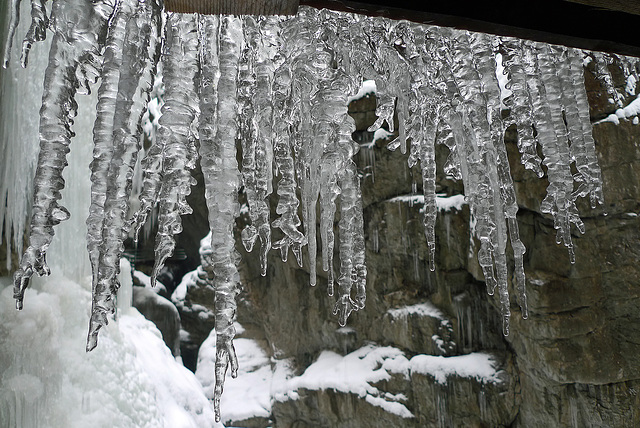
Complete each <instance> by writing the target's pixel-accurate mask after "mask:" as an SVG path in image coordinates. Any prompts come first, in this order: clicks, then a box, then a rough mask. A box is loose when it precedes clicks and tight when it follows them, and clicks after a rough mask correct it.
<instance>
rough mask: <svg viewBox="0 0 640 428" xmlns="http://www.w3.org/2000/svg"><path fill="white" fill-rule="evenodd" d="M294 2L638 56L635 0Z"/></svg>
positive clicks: (639, 6)
mask: <svg viewBox="0 0 640 428" xmlns="http://www.w3.org/2000/svg"><path fill="white" fill-rule="evenodd" d="M300 5H306V6H312V7H315V8H319V9H322V8H326V9H333V10H339V11H347V12H355V13H360V14H364V15H370V16H384V17H388V18H391V19H398V20H400V19H404V20H408V21H414V22H421V23H427V24H432V25H440V26H444V27H455V28H460V29H466V30H470V31H479V32H483V33H489V34H496V35H501V36H513V37H518V38H522V39H529V40H536V41H541V42H546V43H552V44H560V45H565V46H571V47H576V48H581V49H589V50H595V51H604V52H614V53H618V54H622V55H630V56H636V57H640V37H638V30H639V29H640V0H568V1H567V0H536V1H524V0H488V1H481V0H476V1H469V0H438V1H431V0H429V1H426V0H425V1H401V0H396V1H393V0H363V1H350V0H300Z"/></svg>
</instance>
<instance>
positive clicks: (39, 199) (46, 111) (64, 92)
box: [14, 0, 110, 308]
mask: <svg viewBox="0 0 640 428" xmlns="http://www.w3.org/2000/svg"><path fill="white" fill-rule="evenodd" d="M109 14H110V10H109V9H108V7H107V6H106V5H104V4H96V5H94V4H93V2H91V1H89V0H73V1H72V0H69V1H67V2H64V3H63V2H56V3H55V4H54V5H53V11H52V17H53V18H54V19H53V20H52V21H53V25H54V31H55V35H54V38H53V42H52V46H51V51H50V54H49V65H48V67H47V71H46V72H45V82H44V93H43V96H42V108H41V109H40V153H39V155H38V168H37V170H36V175H35V178H34V202H33V214H32V218H31V233H30V236H29V247H28V248H27V250H26V251H25V253H24V255H23V256H22V259H21V261H20V268H19V269H18V270H17V271H16V272H15V273H14V297H15V299H16V306H17V307H18V308H22V299H23V296H24V291H25V289H26V287H27V286H28V283H29V279H30V277H31V275H33V273H34V272H36V273H38V274H39V275H45V274H47V275H48V274H49V268H48V266H47V264H46V261H45V253H46V251H47V248H48V247H49V244H50V243H51V239H52V238H53V234H54V231H53V226H55V225H57V224H58V223H60V222H61V221H64V220H66V219H67V218H69V212H68V211H67V209H66V208H64V207H63V206H60V205H59V204H58V200H59V199H60V198H61V195H60V191H61V190H62V188H63V187H64V179H63V178H62V170H63V169H64V167H65V166H66V165H67V161H66V155H67V153H69V143H70V140H71V137H73V131H72V130H71V125H72V124H73V119H72V118H73V117H74V116H75V115H76V109H77V104H76V102H75V100H74V97H75V94H76V88H78V86H79V84H80V82H79V81H78V79H77V77H76V72H77V69H78V68H82V67H83V63H81V62H80V61H83V60H89V61H93V60H94V59H95V57H96V56H97V53H98V51H99V50H100V46H101V44H102V43H103V42H104V40H103V39H102V36H103V35H104V29H105V28H106V25H105V24H106V22H107V20H106V17H108V16H109ZM87 58H88V59H87Z"/></svg>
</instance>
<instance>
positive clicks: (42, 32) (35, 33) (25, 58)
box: [20, 0, 49, 68]
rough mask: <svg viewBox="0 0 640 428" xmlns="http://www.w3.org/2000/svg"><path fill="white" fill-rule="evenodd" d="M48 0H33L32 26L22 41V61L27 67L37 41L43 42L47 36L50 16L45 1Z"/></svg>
mask: <svg viewBox="0 0 640 428" xmlns="http://www.w3.org/2000/svg"><path fill="white" fill-rule="evenodd" d="M46 2H47V0H31V26H30V27H29V31H28V32H27V35H26V36H25V38H24V41H23V42H22V56H21V58H20V62H21V63H22V67H23V68H26V67H27V63H28V62H29V51H30V50H31V45H33V44H34V43H35V42H41V41H43V40H44V39H46V38H47V27H48V26H49V18H48V17H47V9H46V8H45V3H46Z"/></svg>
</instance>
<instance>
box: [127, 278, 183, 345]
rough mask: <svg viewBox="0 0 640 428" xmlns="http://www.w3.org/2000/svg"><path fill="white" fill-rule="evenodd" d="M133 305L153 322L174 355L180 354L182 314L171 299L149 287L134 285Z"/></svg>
mask: <svg viewBox="0 0 640 428" xmlns="http://www.w3.org/2000/svg"><path fill="white" fill-rule="evenodd" d="M133 307H134V308H136V309H137V310H138V311H140V313H141V314H142V315H144V317H145V318H146V319H148V320H149V321H151V322H153V323H154V324H155V325H156V327H158V330H160V333H162V340H164V343H166V345H167V347H168V348H169V349H170V350H171V354H173V356H174V357H175V356H178V355H180V315H179V314H178V310H177V309H176V307H175V305H174V304H173V303H171V301H170V300H167V299H165V298H164V297H162V296H160V295H159V294H157V293H156V292H155V291H154V290H153V289H151V288H147V287H137V286H136V287H133Z"/></svg>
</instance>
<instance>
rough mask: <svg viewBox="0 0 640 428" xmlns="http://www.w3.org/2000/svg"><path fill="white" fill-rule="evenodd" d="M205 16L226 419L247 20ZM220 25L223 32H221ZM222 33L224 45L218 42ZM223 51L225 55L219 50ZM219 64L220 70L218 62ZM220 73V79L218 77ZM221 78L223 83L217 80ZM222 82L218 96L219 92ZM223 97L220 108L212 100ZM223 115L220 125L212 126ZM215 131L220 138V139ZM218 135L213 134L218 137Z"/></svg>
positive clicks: (219, 376)
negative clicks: (241, 81) (238, 117)
mask: <svg viewBox="0 0 640 428" xmlns="http://www.w3.org/2000/svg"><path fill="white" fill-rule="evenodd" d="M219 19H220V21H218V18H217V17H212V16H207V17H202V18H201V26H202V34H203V38H202V53H201V59H200V61H201V64H202V69H203V75H204V76H205V79H204V80H203V83H206V84H205V85H202V86H201V94H200V99H201V110H202V113H203V117H202V120H201V121H200V124H201V125H200V130H201V134H200V135H201V141H200V158H201V165H202V172H203V174H204V177H205V195H206V199H207V207H208V208H209V226H210V228H211V250H212V254H211V261H212V271H213V276H214V284H215V299H216V301H215V313H216V327H215V328H216V364H215V375H216V384H215V389H214V399H213V402H214V408H215V412H216V421H220V397H221V395H222V391H223V386H224V378H225V375H226V372H227V368H228V367H229V366H231V376H232V377H236V376H237V374H238V359H237V357H236V353H235V348H234V346H233V337H234V336H235V328H234V326H233V323H234V321H235V318H236V302H235V296H236V294H237V292H238V285H239V281H240V278H239V276H238V271H237V268H236V259H237V256H236V252H235V249H234V242H235V241H234V238H233V227H234V224H235V218H236V216H237V215H238V211H239V207H238V189H239V187H240V180H239V175H238V164H237V161H236V135H237V126H236V108H237V103H236V92H237V83H238V82H237V76H238V60H239V57H240V53H241V50H242V46H241V41H242V22H241V21H240V20H239V18H235V17H221V18H219ZM218 27H219V30H218ZM216 34H219V43H220V45H219V46H216V45H215V42H216V37H210V35H216ZM218 51H219V58H217V57H216V53H217V52H218ZM218 62H219V71H218V70H217V64H218ZM214 76H215V77H214ZM217 76H219V80H218V82H217V85H215V79H216V77H217ZM214 86H217V91H218V93H217V99H216V97H215V95H214V92H213V91H214ZM216 101H217V105H216V106H215V107H214V106H213V105H212V103H214V102H216ZM216 113H217V116H218V117H217V128H214V127H213V126H212V125H211V124H212V123H213V122H214V119H215V117H214V115H215V114H216ZM214 135H215V137H214ZM212 137H213V138H212Z"/></svg>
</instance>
